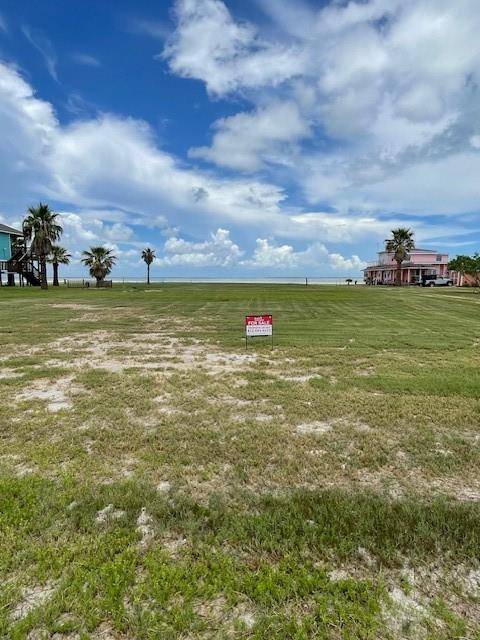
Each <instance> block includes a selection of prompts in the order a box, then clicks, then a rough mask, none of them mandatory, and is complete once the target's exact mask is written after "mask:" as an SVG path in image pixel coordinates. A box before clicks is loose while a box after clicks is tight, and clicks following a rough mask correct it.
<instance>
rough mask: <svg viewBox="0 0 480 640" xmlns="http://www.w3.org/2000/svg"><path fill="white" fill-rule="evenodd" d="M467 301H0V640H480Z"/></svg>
mask: <svg viewBox="0 0 480 640" xmlns="http://www.w3.org/2000/svg"><path fill="white" fill-rule="evenodd" d="M152 291H154V292H156V294H157V295H150V292H152ZM477 298H478V297H477V296H476V295H475V293H474V292H472V291H433V292H432V291H428V292H426V291H423V290H417V289H415V290H396V289H387V288H385V289H382V288H378V289H375V288H372V289H368V288H360V287H358V288H354V287H349V288H347V287H297V286H253V285H251V286H240V285H230V286H225V285H209V286H207V285H161V286H152V287H151V288H150V289H147V288H146V287H145V286H144V285H139V286H125V287H116V288H113V289H112V290H100V291H96V290H68V289H63V288H59V289H58V290H53V289H51V290H49V291H48V292H42V291H37V290H33V289H32V290H30V289H19V288H17V289H15V290H12V289H2V290H0V311H1V314H2V326H1V327H0V347H1V349H0V532H1V535H0V576H1V585H0V636H1V637H5V638H13V639H23V638H28V639H29V640H35V639H43V638H55V639H56V640H59V639H60V638H65V639H68V638H70V640H74V639H77V640H83V639H86V638H92V639H94V640H95V639H100V638H102V639H103V640H108V639H112V638H114V639H116V640H122V639H133V638H140V639H143V638H145V639H153V638H155V639H156V638H172V639H173V638H178V639H182V640H187V639H193V638H218V639H220V638H221V639H223V638H257V639H261V638H262V639H263V638H285V639H286V638H289V639H290V638H295V639H298V640H304V639H307V638H345V639H347V638H348V639H353V638H365V639H367V638H368V639H370V638H372V639H373V638H382V639H383V638H392V639H396V638H415V639H416V638H428V639H437V638H438V639H443V638H444V639H445V640H446V639H448V638H479V637H480V635H479V634H480V564H479V558H480V478H479V476H478V469H479V468H480V403H479V395H480V391H479V389H480V378H479V375H478V371H479V370H480V369H479V364H480V362H479V360H480V329H479V327H478V306H477V305H478V302H479V301H478V299H477ZM250 312H251V313H256V312H271V313H273V315H274V322H275V347H274V349H273V350H272V349H271V348H270V345H269V343H268V341H262V340H257V341H252V342H251V344H250V345H249V349H248V351H245V344H244V341H243V340H242V335H243V324H242V323H243V316H244V315H245V314H246V313H250Z"/></svg>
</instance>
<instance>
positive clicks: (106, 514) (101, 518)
mask: <svg viewBox="0 0 480 640" xmlns="http://www.w3.org/2000/svg"><path fill="white" fill-rule="evenodd" d="M124 515H125V511H122V510H121V509H115V507H114V506H113V504H107V506H106V507H104V508H103V509H100V511H97V515H96V516H95V522H96V523H97V524H104V523H105V522H108V521H109V520H118V519H119V518H123V516H124Z"/></svg>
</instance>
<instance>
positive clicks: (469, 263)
mask: <svg viewBox="0 0 480 640" xmlns="http://www.w3.org/2000/svg"><path fill="white" fill-rule="evenodd" d="M448 269H449V271H458V273H460V274H461V275H463V276H464V275H465V274H468V275H469V276H472V278H474V279H475V286H477V287H478V286H480V254H478V253H475V254H474V255H473V256H457V257H456V258H453V260H450V262H449V263H448Z"/></svg>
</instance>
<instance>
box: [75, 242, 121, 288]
mask: <svg viewBox="0 0 480 640" xmlns="http://www.w3.org/2000/svg"><path fill="white" fill-rule="evenodd" d="M82 255H83V256H84V257H83V258H82V262H83V264H84V265H85V266H86V267H88V270H89V273H90V275H91V276H92V278H95V279H96V281H97V287H98V286H99V283H100V282H103V280H105V276H108V274H109V273H110V272H111V271H112V268H113V265H114V264H115V263H116V261H117V257H116V256H114V255H113V253H112V250H111V249H107V248H106V247H90V250H89V251H83V253H82Z"/></svg>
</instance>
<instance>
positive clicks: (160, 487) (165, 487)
mask: <svg viewBox="0 0 480 640" xmlns="http://www.w3.org/2000/svg"><path fill="white" fill-rule="evenodd" d="M171 487H172V485H171V484H170V482H168V480H162V481H161V482H159V483H158V484H157V487H156V489H157V491H158V493H168V492H169V491H170V489H171Z"/></svg>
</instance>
